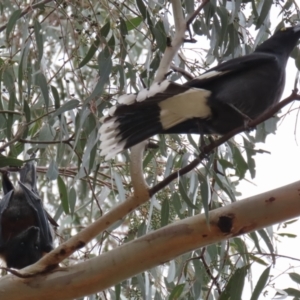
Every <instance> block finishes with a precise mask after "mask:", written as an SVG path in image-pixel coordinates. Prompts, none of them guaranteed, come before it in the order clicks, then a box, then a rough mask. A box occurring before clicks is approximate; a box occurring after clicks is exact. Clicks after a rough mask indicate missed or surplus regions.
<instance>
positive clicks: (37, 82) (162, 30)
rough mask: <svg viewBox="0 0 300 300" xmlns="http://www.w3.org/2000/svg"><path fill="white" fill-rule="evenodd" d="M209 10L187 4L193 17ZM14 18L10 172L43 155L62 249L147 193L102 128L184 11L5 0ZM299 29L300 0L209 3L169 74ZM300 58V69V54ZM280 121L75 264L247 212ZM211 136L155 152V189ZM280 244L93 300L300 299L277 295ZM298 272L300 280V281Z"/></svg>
mask: <svg viewBox="0 0 300 300" xmlns="http://www.w3.org/2000/svg"><path fill="white" fill-rule="evenodd" d="M199 5H200V4H199V3H198V1H194V0H185V1H182V12H183V14H184V16H185V17H187V18H188V16H191V15H192V14H193V13H194V11H195V10H196V9H197V8H198V7H199ZM0 12H1V17H2V18H1V20H2V21H1V22H2V27H0V30H1V33H0V78H1V80H0V85H1V86H0V90H1V99H0V128H1V131H0V140H1V144H0V149H1V156H0V162H1V163H0V167H1V168H6V169H9V170H10V171H11V172H14V171H17V168H18V167H20V165H21V164H22V160H25V159H27V158H28V155H30V154H31V153H32V152H37V153H38V155H37V159H38V168H37V170H38V173H39V179H38V183H39V189H40V191H41V194H42V195H43V198H44V202H45V203H46V207H47V209H48V210H49V212H50V214H51V215H53V216H54V217H55V219H56V220H58V221H59V224H60V228H59V229H58V232H57V244H59V243H62V242H63V241H66V240H68V238H69V237H70V236H74V235H76V233H78V232H80V231H81V230H82V228H85V227H87V226H88V225H89V224H91V223H92V222H93V221H94V220H95V219H97V218H99V217H101V216H103V215H104V214H106V213H107V212H109V211H111V210H112V209H113V208H114V207H116V206H117V205H118V204H120V203H122V202H124V201H126V199H127V198H128V197H129V196H130V195H131V194H132V192H133V185H132V181H131V177H130V159H129V153H130V151H125V152H123V153H122V154H119V155H118V156H117V157H116V158H115V159H113V160H111V161H109V162H105V161H104V160H103V158H102V157H100V156H99V152H98V149H99V141H98V130H99V127H100V126H101V123H100V121H99V120H100V118H101V117H102V116H103V115H105V114H107V111H108V109H109V108H110V107H111V106H113V105H115V104H116V102H117V101H116V100H117V98H118V96H119V95H121V94H123V93H124V92H126V93H131V92H132V93H135V92H137V91H139V90H140V89H141V88H142V87H143V86H144V85H146V86H150V85H151V83H152V82H153V80H154V76H155V74H156V72H157V70H158V68H159V64H160V61H161V58H162V56H163V55H164V52H165V50H166V48H167V46H168V43H170V40H172V38H173V37H174V35H175V34H176V32H175V26H174V20H173V14H172V12H173V11H172V5H171V4H170V3H169V2H168V1H166V0H158V1H153V0H149V1H143V0H136V1H133V0H129V1H113V0H98V1H94V0H90V1H85V0H78V1H49V0H48V1H47V0H44V1H40V2H36V3H35V2H32V1H27V0H26V1H21V2H17V1H2V2H1V3H0ZM299 21H300V10H299V4H297V2H296V1H294V0H288V1H284V2H281V1H280V2H279V1H275V2H273V1H272V0H258V1H254V0H253V1H248V0H234V1H226V0H220V1H216V0H210V1H205V2H204V3H203V8H202V9H201V10H200V12H199V13H198V14H197V15H196V16H195V18H194V19H193V20H192V22H191V24H190V26H189V30H190V35H189V34H188V32H187V33H186V43H185V44H184V45H183V47H182V48H180V50H179V51H178V53H177V55H175V57H174V60H173V64H172V69H173V73H171V74H170V75H169V78H170V79H171V80H174V81H175V80H176V81H178V82H185V81H186V80H188V79H189V78H190V77H191V76H192V77H194V76H197V75H199V74H201V73H203V72H204V71H205V70H207V69H208V68H210V67H212V66H213V65H215V64H217V63H219V62H222V61H224V60H227V59H230V58H233V57H237V56H240V55H245V54H247V53H250V52H251V51H253V49H254V48H255V47H256V46H257V45H258V44H260V43H261V42H262V41H264V40H265V39H267V38H268V37H269V36H270V33H271V32H273V31H274V30H276V28H279V27H282V26H291V25H294V24H295V23H296V22H299ZM292 58H293V59H294V60H295V64H296V66H297V67H298V69H300V50H299V48H296V49H295V50H294V51H293V53H292ZM295 75H296V71H295ZM279 119H280V117H273V118H271V119H269V120H268V121H266V122H265V123H263V124H261V125H259V126H258V127H257V130H256V131H252V132H245V133H243V134H240V135H238V136H236V137H235V138H234V139H230V140H228V141H227V142H226V143H224V144H223V145H221V146H220V147H218V148H217V149H216V150H215V151H214V152H212V153H211V154H210V155H209V156H208V157H207V159H206V160H205V161H203V162H202V163H201V164H199V165H198V166H197V167H195V168H193V170H192V171H190V172H189V173H187V174H185V175H184V176H181V177H178V178H177V179H176V180H173V181H171V182H170V183H169V184H168V185H167V186H166V187H165V188H163V189H157V191H156V192H155V194H154V195H152V198H151V201H148V202H146V203H144V204H143V205H140V206H139V207H137V208H136V209H135V210H133V211H131V212H130V213H129V214H128V215H126V214H124V215H123V216H122V218H120V219H119V221H118V222H113V224H110V226H108V227H107V228H106V230H105V231H103V232H102V233H101V234H100V235H98V236H97V237H96V238H94V239H93V240H92V241H91V242H90V243H88V244H87V245H85V247H84V248H82V249H80V250H79V251H77V252H75V253H74V254H73V255H72V256H71V257H70V258H69V259H66V260H64V261H63V263H62V265H63V266H68V265H73V264H76V263H77V262H79V261H82V260H88V259H90V258H92V257H94V256H97V255H101V254H103V253H105V252H108V251H110V250H111V249H116V248H117V247H119V246H120V245H123V244H125V243H127V242H129V241H131V240H133V239H136V238H138V237H141V236H144V235H145V234H147V233H149V232H152V231H155V230H157V229H159V228H161V227H163V226H166V225H167V224H171V223H174V222H176V221H177V220H180V219H181V220H184V219H185V218H188V217H192V216H195V215H198V214H200V213H205V214H206V216H207V215H208V213H209V211H211V210H214V209H217V208H220V207H223V206H226V205H227V204H229V203H231V202H235V201H236V200H237V197H238V196H239V192H240V191H239V189H238V185H239V182H240V181H241V180H243V179H244V178H245V176H246V174H249V175H250V176H251V178H254V177H255V172H256V170H255V167H256V166H255V155H256V154H257V153H261V152H263V151H262V150H261V149H258V148H256V147H255V144H256V143H257V142H264V141H265V139H266V136H267V135H268V134H270V133H273V132H275V130H276V124H277V121H278V120H279ZM198 139H199V137H198V136H192V135H164V136H155V137H153V139H151V145H152V144H154V143H155V144H156V145H157V147H153V148H150V149H148V150H146V152H145V154H144V157H143V172H144V176H145V180H146V182H147V184H148V185H149V186H150V187H155V186H156V185H157V183H158V182H161V181H162V180H163V179H164V178H166V177H168V176H169V175H170V174H171V173H172V172H175V171H178V170H180V169H182V168H184V167H185V166H187V165H189V163H190V162H191V160H192V159H193V158H194V157H195V156H198V155H199V154H200V150H199V141H198ZM207 142H208V143H209V139H207ZM286 224H288V223H286ZM277 238H278V235H276V234H275V233H274V232H273V229H272V227H270V228H265V229H261V230H259V231H255V232H251V233H249V234H245V235H243V236H236V237H234V238H231V239H229V240H227V241H222V242H219V243H216V244H212V245H208V246H206V247H203V248H200V249H195V250H193V251H190V252H188V253H186V254H184V255H182V256H180V257H178V258H176V259H175V260H172V261H170V262H165V263H164V264H161V265H160V266H157V267H155V268H152V269H150V270H148V271H145V272H143V273H141V274H137V275H136V276H134V277H132V278H129V279H128V280H126V281H123V282H120V283H117V282H116V285H115V286H114V287H111V288H109V289H107V290H105V291H103V292H101V293H98V294H94V295H93V296H89V297H86V299H156V300H159V299H222V300H225V299H241V298H242V293H243V291H244V297H245V299H250V296H249V295H252V296H251V300H254V299H258V298H259V296H262V295H263V293H264V291H266V287H267V286H269V287H270V288H269V289H267V290H268V291H269V293H270V294H269V295H272V296H274V295H275V294H276V293H277V295H279V294H280V295H281V296H282V297H284V296H288V295H290V296H294V299H298V298H300V295H299V291H298V290H296V289H295V288H292V287H289V286H287V287H286V290H285V291H283V290H280V291H279V290H275V289H272V285H273V279H272V277H270V276H269V275H270V272H272V269H271V268H270V264H273V263H274V264H275V262H276V257H277V254H276V243H275V240H276V239H277ZM132 255H134V253H133V254H132ZM256 265H261V266H263V268H262V269H259V270H262V271H261V275H257V274H256V273H254V272H256V271H253V270H257V269H256V268H257V267H256ZM99 272H101V270H99ZM289 275H290V279H291V280H292V281H294V282H296V283H298V284H299V274H297V273H294V272H290V274H289ZM248 279H250V281H251V285H250V286H251V287H249V284H248ZM251 289H252V290H253V293H250V290H251ZM281 299H283V298H281Z"/></svg>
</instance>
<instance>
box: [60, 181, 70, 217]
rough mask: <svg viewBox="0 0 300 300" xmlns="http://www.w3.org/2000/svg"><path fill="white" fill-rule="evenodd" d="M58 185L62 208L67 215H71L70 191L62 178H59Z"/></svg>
mask: <svg viewBox="0 0 300 300" xmlns="http://www.w3.org/2000/svg"><path fill="white" fill-rule="evenodd" d="M57 185H58V191H59V195H60V199H61V204H62V208H63V210H64V212H65V213H66V214H69V213H70V211H69V199H68V191H67V187H66V185H65V183H64V181H63V180H62V179H61V177H60V176H58V177H57Z"/></svg>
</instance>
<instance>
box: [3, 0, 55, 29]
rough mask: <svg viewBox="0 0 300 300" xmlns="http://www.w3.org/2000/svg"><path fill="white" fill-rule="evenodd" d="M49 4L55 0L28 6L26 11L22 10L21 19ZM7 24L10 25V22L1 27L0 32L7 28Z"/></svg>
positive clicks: (46, 0) (45, 0)
mask: <svg viewBox="0 0 300 300" xmlns="http://www.w3.org/2000/svg"><path fill="white" fill-rule="evenodd" d="M49 2H53V0H44V1H41V2H38V3H36V4H33V5H29V6H27V7H26V8H24V9H23V10H22V12H21V14H20V17H19V19H20V18H22V17H23V16H25V15H26V14H27V13H29V12H30V11H32V10H34V9H36V8H39V7H40V6H41V5H44V4H47V3H49ZM7 24H8V22H7V23H5V24H4V25H2V26H1V27H0V32H2V31H3V30H4V29H5V28H6V27H7Z"/></svg>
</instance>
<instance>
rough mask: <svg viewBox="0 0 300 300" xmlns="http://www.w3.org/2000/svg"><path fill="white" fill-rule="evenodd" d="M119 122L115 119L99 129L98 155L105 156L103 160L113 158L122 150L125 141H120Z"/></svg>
mask: <svg viewBox="0 0 300 300" xmlns="http://www.w3.org/2000/svg"><path fill="white" fill-rule="evenodd" d="M118 126H119V122H118V121H117V120H116V118H111V119H109V120H108V121H106V122H105V123H104V124H103V125H102V126H101V127H100V129H99V133H100V141H101V144H100V149H101V152H100V155H101V156H105V160H109V159H111V158H113V157H114V156H115V155H116V154H117V153H119V152H121V151H122V150H123V149H124V146H125V141H121V137H120V136H118V134H119V132H120V131H119V129H118Z"/></svg>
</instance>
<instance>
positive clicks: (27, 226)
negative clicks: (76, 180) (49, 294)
mask: <svg viewBox="0 0 300 300" xmlns="http://www.w3.org/2000/svg"><path fill="white" fill-rule="evenodd" d="M2 186H3V192H4V197H3V199H2V200H1V201H0V257H2V259H3V260H4V261H5V262H6V265H7V267H8V268H16V269H21V268H24V267H26V266H28V265H31V264H33V263H35V262H37V261H38V260H39V259H40V258H41V257H42V256H43V255H44V254H45V253H47V252H50V251H51V250H52V249H53V230H52V228H51V226H50V224H49V221H50V222H51V223H52V224H53V225H54V226H58V225H57V223H56V222H55V221H54V220H53V219H52V218H51V217H50V216H49V214H48V213H47V212H46V210H45V209H44V207H43V204H42V200H41V199H40V197H39V194H38V191H37V187H36V169H35V165H34V162H33V161H30V162H27V163H26V164H25V166H24V167H23V168H22V169H21V171H20V181H19V182H18V186H17V188H14V186H13V184H12V182H11V181H10V179H9V177H8V175H7V173H2Z"/></svg>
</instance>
